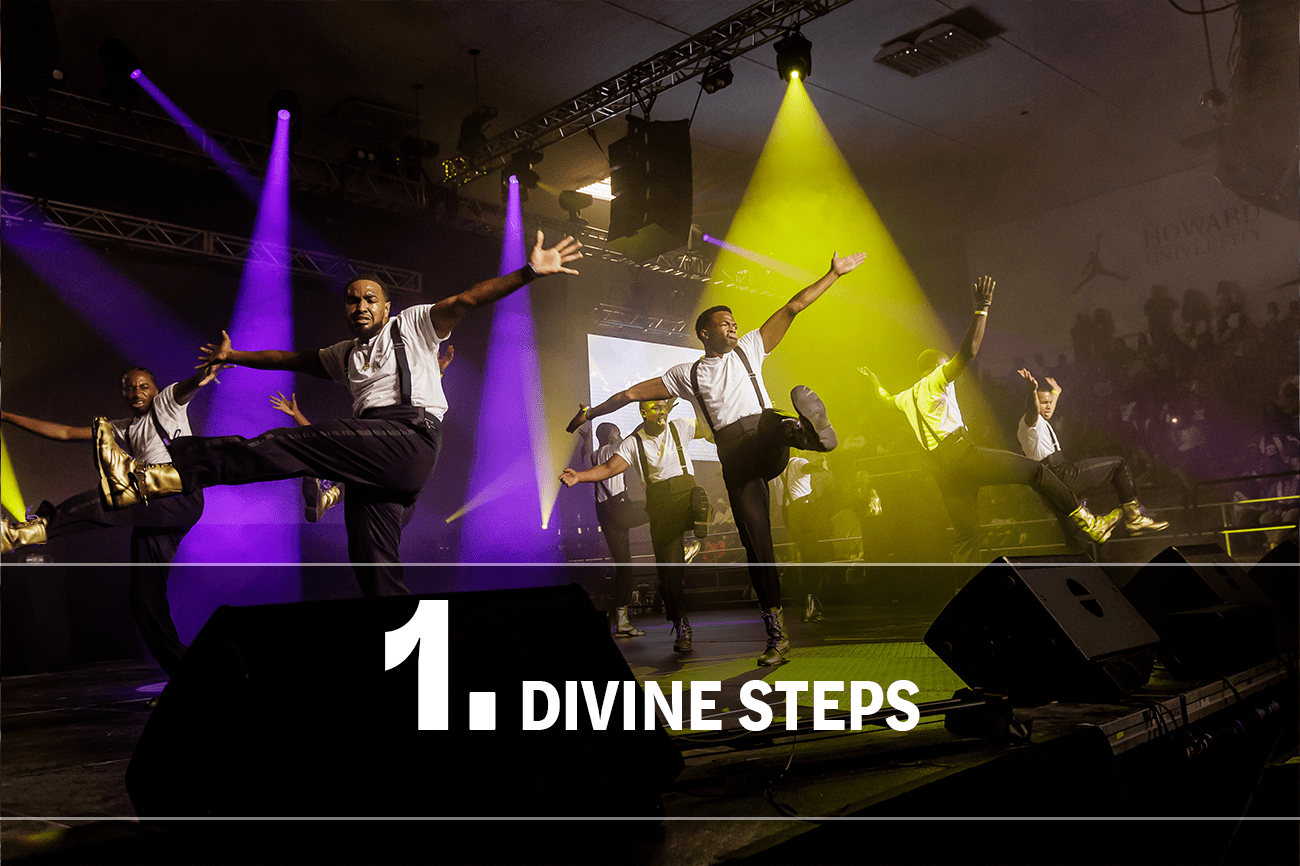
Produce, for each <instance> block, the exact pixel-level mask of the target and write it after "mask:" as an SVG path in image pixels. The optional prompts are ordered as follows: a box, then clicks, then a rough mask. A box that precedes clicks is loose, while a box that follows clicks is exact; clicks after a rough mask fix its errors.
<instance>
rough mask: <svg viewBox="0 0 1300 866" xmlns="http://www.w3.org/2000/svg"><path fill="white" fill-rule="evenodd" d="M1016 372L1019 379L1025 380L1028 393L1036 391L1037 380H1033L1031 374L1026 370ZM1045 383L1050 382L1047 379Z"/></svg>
mask: <svg viewBox="0 0 1300 866" xmlns="http://www.w3.org/2000/svg"><path fill="white" fill-rule="evenodd" d="M1016 372H1017V373H1019V374H1020V378H1021V379H1024V380H1025V384H1026V385H1028V386H1029V390H1030V391H1037V390H1038V380H1037V379H1035V378H1034V374H1033V373H1031V372H1029V371H1028V370H1017V371H1016ZM1047 381H1049V382H1050V381H1052V380H1051V379H1048V380H1047Z"/></svg>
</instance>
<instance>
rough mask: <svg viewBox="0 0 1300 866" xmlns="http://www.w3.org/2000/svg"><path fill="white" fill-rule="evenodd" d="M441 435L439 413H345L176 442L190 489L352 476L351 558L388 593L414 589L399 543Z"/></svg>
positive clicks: (348, 502) (360, 575)
mask: <svg viewBox="0 0 1300 866" xmlns="http://www.w3.org/2000/svg"><path fill="white" fill-rule="evenodd" d="M394 408H399V407H394ZM441 443H442V425H441V423H440V422H438V420H437V419H435V418H433V417H432V416H429V417H427V418H424V419H419V420H415V419H410V420H406V419H397V418H339V419H335V420H332V421H324V422H322V423H320V424H312V425H310V426H306V427H279V428H277V429H275V430H268V431H267V432H265V433H263V434H262V435H261V436H258V437H256V438H253V439H245V438H244V437H242V436H218V437H203V436H187V437H185V438H183V439H176V440H174V441H173V442H172V445H171V448H170V449H169V450H170V451H171V455H172V462H173V464H175V466H176V470H177V472H179V473H180V476H181V482H182V485H183V487H184V489H185V490H186V491H193V490H198V489H202V488H204V487H212V486H215V485H218V484H252V483H255V482H258V481H279V480H282V479H285V478H302V477H304V476H307V477H313V478H328V479H330V480H331V481H341V482H343V483H345V484H347V486H348V487H347V491H348V492H347V496H346V497H344V500H343V501H344V511H343V514H344V524H345V525H346V526H347V531H348V559H349V561H350V562H351V563H352V566H353V571H354V572H355V573H356V577H357V583H358V584H359V585H360V587H361V591H362V593H364V594H365V595H367V596H385V595H406V594H407V593H408V592H409V590H408V589H407V588H406V583H405V581H404V580H403V579H402V567H401V559H400V555H399V551H398V546H399V543H400V542H401V538H402V514H403V512H404V511H405V509H406V508H407V507H409V506H410V505H413V504H414V503H415V500H416V497H417V496H418V495H419V493H420V489H421V488H422V487H424V484H425V482H427V481H428V480H429V476H430V475H431V474H432V473H433V468H434V466H435V465H436V464H437V462H438V451H439V448H440V446H441Z"/></svg>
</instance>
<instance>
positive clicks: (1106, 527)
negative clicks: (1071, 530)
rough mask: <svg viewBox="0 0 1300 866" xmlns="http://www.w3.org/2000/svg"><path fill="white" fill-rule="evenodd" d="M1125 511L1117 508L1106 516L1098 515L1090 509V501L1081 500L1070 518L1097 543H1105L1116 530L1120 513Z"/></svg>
mask: <svg viewBox="0 0 1300 866" xmlns="http://www.w3.org/2000/svg"><path fill="white" fill-rule="evenodd" d="M1122 513H1123V512H1122V511H1120V509H1118V508H1116V509H1115V510H1114V511H1112V512H1111V513H1110V514H1107V515H1106V516H1105V517H1097V516H1096V515H1094V514H1093V513H1092V512H1091V511H1089V510H1088V503H1086V502H1080V503H1079V507H1078V508H1076V509H1074V511H1072V512H1070V519H1071V520H1073V521H1074V525H1075V526H1077V527H1079V528H1080V529H1081V530H1083V534H1084V535H1086V536H1088V538H1090V539H1092V541H1093V543H1095V544H1105V543H1106V539H1108V538H1110V534H1111V532H1113V531H1114V530H1115V524H1117V523H1119V518H1120V515H1121V514H1122Z"/></svg>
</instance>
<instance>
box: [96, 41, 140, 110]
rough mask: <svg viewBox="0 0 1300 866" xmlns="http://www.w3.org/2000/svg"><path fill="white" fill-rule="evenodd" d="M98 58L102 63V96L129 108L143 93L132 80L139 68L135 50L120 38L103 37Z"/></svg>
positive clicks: (119, 106) (118, 105)
mask: <svg viewBox="0 0 1300 866" xmlns="http://www.w3.org/2000/svg"><path fill="white" fill-rule="evenodd" d="M99 59H100V60H101V61H103V63H104V91H103V93H104V98H105V99H107V100H108V101H109V102H111V103H113V104H114V105H116V106H117V107H118V108H130V107H131V106H132V105H134V104H135V102H136V100H138V99H139V98H140V95H141V94H142V93H144V91H143V90H141V89H140V85H138V84H136V83H135V81H134V80H133V78H134V77H135V73H136V72H138V71H139V70H140V61H139V60H137V59H136V56H135V52H134V51H132V50H131V49H130V48H128V47H127V46H126V43H125V42H123V41H122V40H121V39H105V40H104V41H103V43H101V44H100V46H99Z"/></svg>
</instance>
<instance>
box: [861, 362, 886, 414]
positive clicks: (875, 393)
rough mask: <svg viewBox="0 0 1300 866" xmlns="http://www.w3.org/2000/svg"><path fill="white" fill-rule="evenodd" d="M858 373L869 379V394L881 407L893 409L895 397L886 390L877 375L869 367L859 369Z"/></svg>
mask: <svg viewBox="0 0 1300 866" xmlns="http://www.w3.org/2000/svg"><path fill="white" fill-rule="evenodd" d="M858 372H859V373H861V374H862V375H864V376H866V377H867V394H869V395H870V396H871V397H872V398H873V399H874V400H875V401H876V402H878V403H879V404H880V405H882V406H890V407H893V405H894V395H893V394H890V393H889V392H888V391H886V390H885V389H884V386H882V385H881V384H880V380H879V379H877V378H876V374H875V373H873V372H871V370H870V369H869V368H867V367H859V368H858Z"/></svg>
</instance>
